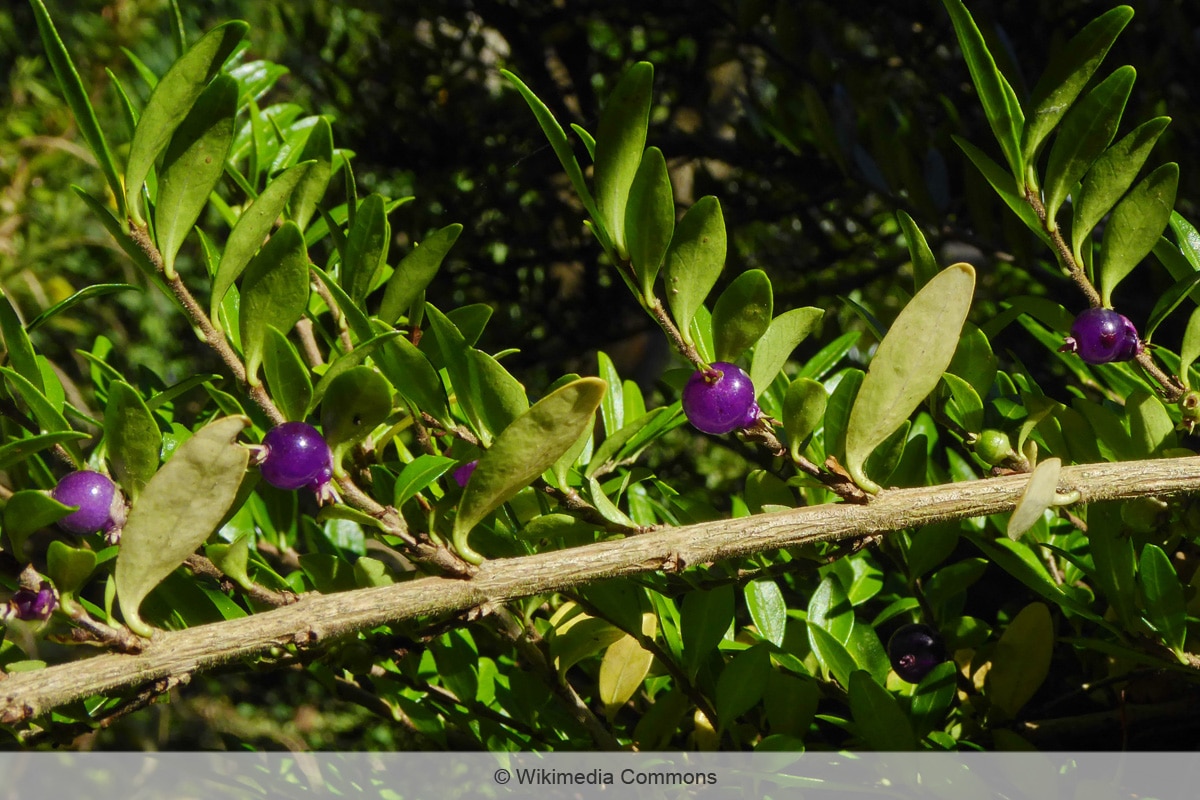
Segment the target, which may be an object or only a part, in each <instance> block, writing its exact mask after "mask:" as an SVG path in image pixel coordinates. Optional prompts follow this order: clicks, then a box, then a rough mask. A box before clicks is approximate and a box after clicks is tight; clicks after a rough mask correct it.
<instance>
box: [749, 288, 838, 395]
mask: <svg viewBox="0 0 1200 800" xmlns="http://www.w3.org/2000/svg"><path fill="white" fill-rule="evenodd" d="M824 315H825V312H824V311H822V310H821V309H819V308H813V307H811V306H806V307H804V308H793V309H791V310H789V311H785V312H783V313H782V314H780V315H779V316H778V317H776V318H775V319H773V320H771V324H770V326H769V327H768V328H767V331H766V333H764V334H763V335H762V338H760V339H759V340H758V343H757V344H756V345H755V347H754V355H753V356H751V358H750V382H751V383H753V384H754V392H755V395H756V396H761V395H762V393H763V392H765V391H766V390H767V389H768V388H770V386H771V383H772V382H773V381H774V380H775V376H777V375H778V374H779V372H780V370H782V369H783V365H784V364H786V363H787V361H788V359H789V358H791V357H792V352H793V351H794V350H795V349H796V346H797V345H799V344H800V343H801V342H802V341H804V340H805V339H806V338H808V335H809V334H811V333H812V332H813V331H814V330H816V329H817V327H818V326H819V325H820V323H821V318H822V317H823V316H824ZM807 377H810V378H814V377H816V376H814V375H808V376H807Z"/></svg>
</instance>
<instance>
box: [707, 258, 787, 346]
mask: <svg viewBox="0 0 1200 800" xmlns="http://www.w3.org/2000/svg"><path fill="white" fill-rule="evenodd" d="M773 310H774V299H773V296H772V293H771V279H770V278H768V277H767V273H765V272H763V271H762V270H761V269H750V270H746V271H745V272H743V273H742V274H741V275H738V276H737V277H736V278H734V279H733V282H732V283H730V284H729V286H727V287H725V291H723V292H722V293H721V296H720V297H718V298H717V303H716V305H715V306H713V311H712V328H713V348H714V356H715V357H716V360H717V361H736V360H737V359H738V358H739V357H740V356H741V355H742V353H744V352H746V351H747V350H748V349H750V348H751V347H752V346H753V345H754V343H755V342H757V341H758V340H759V338H760V337H761V336H762V335H763V334H764V333H766V332H767V328H768V327H769V326H770V324H771V314H772V313H773Z"/></svg>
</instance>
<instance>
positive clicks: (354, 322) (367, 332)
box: [309, 264, 375, 342]
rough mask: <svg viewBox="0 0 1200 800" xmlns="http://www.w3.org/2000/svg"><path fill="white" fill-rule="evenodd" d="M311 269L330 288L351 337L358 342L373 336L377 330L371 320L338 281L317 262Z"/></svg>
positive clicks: (338, 311)
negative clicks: (372, 325) (317, 264)
mask: <svg viewBox="0 0 1200 800" xmlns="http://www.w3.org/2000/svg"><path fill="white" fill-rule="evenodd" d="M309 269H311V270H312V271H313V272H314V273H316V276H317V277H318V278H320V279H321V283H323V284H324V285H325V288H326V289H328V290H329V294H330V295H332V296H333V302H334V304H335V305H336V306H337V311H336V312H335V316H337V315H338V314H340V315H341V316H342V317H345V320H346V325H347V327H349V329H350V334H351V335H350V338H351V339H352V340H354V341H356V342H365V341H367V340H368V339H370V338H371V337H373V336H374V335H375V331H374V329H373V328H372V327H371V320H370V319H368V318H367V315H366V314H364V313H363V312H362V310H361V309H360V308H359V307H358V306H356V305H355V304H354V301H352V300H351V299H350V297H349V296H348V295H347V294H346V292H345V290H344V289H342V287H341V286H339V285H338V282H337V281H335V280H334V279H333V278H332V277H330V276H329V274H328V273H326V272H325V271H324V270H323V269H321V268H320V267H318V266H316V265H315V264H309ZM331 311H332V309H331Z"/></svg>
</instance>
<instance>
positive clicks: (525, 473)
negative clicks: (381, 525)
mask: <svg viewBox="0 0 1200 800" xmlns="http://www.w3.org/2000/svg"><path fill="white" fill-rule="evenodd" d="M606 388H607V384H605V382H604V381H602V380H600V379H599V378H580V379H579V380H577V381H572V382H571V383H568V384H567V385H566V386H563V387H561V388H559V389H557V390H555V391H553V392H551V393H550V394H548V395H546V396H545V397H543V398H542V399H541V400H539V401H538V402H537V403H535V404H533V405H532V406H531V407H530V408H529V410H528V411H526V412H525V413H524V414H522V415H521V416H519V417H517V418H516V419H515V420H513V421H512V422H511V423H510V424H509V425H508V427H507V428H505V429H504V430H503V431H502V432H501V433H500V435H499V436H497V437H496V439H495V441H493V442H492V445H491V447H489V448H488V450H487V451H486V452H485V453H484V454H483V457H482V458H480V459H479V466H477V467H476V468H475V472H474V474H473V475H472V476H471V480H470V481H469V482H468V483H467V487H466V489H464V490H463V496H462V499H461V500H460V501H459V505H458V515H457V516H456V517H455V519H454V532H453V538H454V545H455V549H456V550H458V553H459V555H461V556H463V557H464V558H466V559H468V560H470V561H472V562H473V563H476V564H478V563H481V562H482V560H483V557H482V556H481V555H479V554H478V553H476V552H475V551H474V550H472V549H471V548H470V547H469V546H468V544H467V537H468V536H469V535H470V533H471V529H472V528H474V527H475V525H476V524H478V523H479V521H480V520H482V519H483V518H484V517H486V516H487V515H488V514H490V513H491V512H492V511H494V510H495V509H496V508H497V507H499V505H500V504H501V503H503V502H505V501H506V500H508V499H509V498H510V497H512V496H513V495H514V494H516V493H517V492H518V491H520V490H521V489H523V488H525V487H526V486H528V485H529V484H530V483H531V482H532V481H533V480H534V479H535V478H537V477H538V476H539V475H541V474H542V473H543V472H545V471H546V470H547V469H548V468H549V467H550V465H551V464H553V463H554V462H555V461H557V460H558V458H559V456H561V455H562V454H563V453H564V452H566V451H567V450H568V449H570V448H571V446H572V445H574V444H575V442H576V441H577V440H578V439H579V437H580V436H581V435H582V434H583V432H584V431H585V430H587V429H588V427H589V426H590V425H592V423H593V420H594V418H595V414H596V409H597V408H598V407H599V405H600V400H601V398H603V396H604V391H605V389H606Z"/></svg>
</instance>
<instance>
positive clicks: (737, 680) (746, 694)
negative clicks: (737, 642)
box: [716, 644, 773, 731]
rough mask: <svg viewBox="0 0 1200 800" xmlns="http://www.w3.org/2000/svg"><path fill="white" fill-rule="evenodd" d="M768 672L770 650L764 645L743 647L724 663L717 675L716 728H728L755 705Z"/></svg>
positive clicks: (759, 697) (764, 686)
mask: <svg viewBox="0 0 1200 800" xmlns="http://www.w3.org/2000/svg"><path fill="white" fill-rule="evenodd" d="M770 674H771V651H770V648H768V647H767V646H766V645H761V644H760V645H755V646H754V647H751V648H749V649H747V650H743V651H742V652H740V653H738V654H737V655H735V656H734V657H733V658H732V659H731V660H730V661H729V663H728V664H726V665H725V668H724V669H723V670H721V674H720V676H718V678H717V696H716V711H717V723H718V726H719V727H718V730H722V731H725V730H729V729H730V728H732V727H733V724H734V722H736V721H737V719H738V717H740V716H742V715H743V714H745V713H746V712H747V711H749V710H750V709H752V708H754V707H755V706H756V705H758V702H759V701H760V700H762V699H763V692H764V690H765V689H766V688H767V678H768V677H769V676H770ZM772 700H773V698H768V702H771V701H772Z"/></svg>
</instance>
